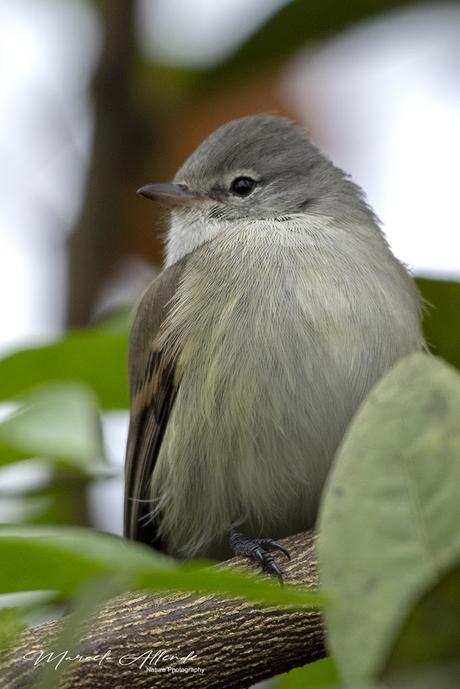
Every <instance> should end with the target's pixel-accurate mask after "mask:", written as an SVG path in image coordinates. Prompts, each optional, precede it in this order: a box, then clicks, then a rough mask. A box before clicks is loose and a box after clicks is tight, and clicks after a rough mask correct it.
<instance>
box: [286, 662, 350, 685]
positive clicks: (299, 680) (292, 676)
mask: <svg viewBox="0 0 460 689" xmlns="http://www.w3.org/2000/svg"><path fill="white" fill-rule="evenodd" d="M277 686H278V689H339V687H340V679H339V675H338V673H337V668H336V666H335V662H334V660H333V659H332V658H323V659H322V660H317V661H316V662H315V663H310V665H305V667H299V668H297V669H295V670H291V672H288V673H287V674H285V675H282V676H281V677H280V681H279V684H278V685H277Z"/></svg>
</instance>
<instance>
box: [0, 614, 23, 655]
mask: <svg viewBox="0 0 460 689" xmlns="http://www.w3.org/2000/svg"><path fill="white" fill-rule="evenodd" d="M25 626H26V625H25V622H24V617H23V613H22V610H19V609H17V608H0V652H2V653H4V652H5V651H6V650H8V649H9V648H11V647H12V646H13V644H14V643H15V641H16V639H17V638H18V636H19V635H20V633H21V632H22V631H23V630H24V629H25Z"/></svg>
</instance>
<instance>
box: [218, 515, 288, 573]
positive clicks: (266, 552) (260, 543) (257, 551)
mask: <svg viewBox="0 0 460 689" xmlns="http://www.w3.org/2000/svg"><path fill="white" fill-rule="evenodd" d="M229 542H230V548H231V549H232V551H233V553H234V554H235V555H242V556H243V557H250V558H252V559H253V560H256V561H257V562H260V563H261V565H262V569H263V570H264V571H265V572H268V573H269V574H272V575H273V576H275V577H278V580H279V582H280V583H281V584H282V583H283V573H282V571H281V569H280V568H279V567H278V565H277V564H276V562H275V560H274V558H273V555H271V554H270V551H271V550H279V551H280V552H282V553H283V554H284V555H285V556H286V557H287V558H288V560H290V559H291V556H290V555H289V552H288V551H287V550H286V548H283V546H282V545H280V544H279V543H277V542H276V541H274V540H273V539H271V538H251V537H250V536H245V534H243V533H240V532H239V531H235V529H231V530H230V538H229Z"/></svg>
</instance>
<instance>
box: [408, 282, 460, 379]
mask: <svg viewBox="0 0 460 689" xmlns="http://www.w3.org/2000/svg"><path fill="white" fill-rule="evenodd" d="M417 284H418V286H419V289H420V291H421V293H422V296H423V298H424V299H425V300H426V301H427V304H426V308H425V313H424V319H423V329H424V332H425V337H426V339H427V342H428V344H429V345H430V347H431V349H432V351H433V353H434V354H436V355H438V356H442V357H443V358H444V359H446V361H449V362H450V363H451V364H454V366H457V368H460V319H459V314H460V282H449V281H447V280H430V279H428V278H418V279H417Z"/></svg>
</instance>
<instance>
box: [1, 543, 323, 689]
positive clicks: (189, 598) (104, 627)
mask: <svg viewBox="0 0 460 689" xmlns="http://www.w3.org/2000/svg"><path fill="white" fill-rule="evenodd" d="M314 540H315V536H314V534H313V532H309V533H307V534H298V535H296V536H291V537H289V538H286V539H284V540H283V541H281V543H282V544H283V545H284V546H285V547H286V548H287V549H288V550H289V551H290V553H291V557H292V559H291V561H290V562H288V563H287V564H285V561H284V559H283V566H284V567H283V570H284V574H285V577H284V578H285V581H286V583H289V584H292V585H295V586H302V587H308V588H316V587H317V584H318V581H317V571H316V559H315V553H314V544H315V543H314ZM224 566H225V567H240V566H244V567H248V566H249V567H251V568H253V569H254V570H256V569H258V568H257V565H252V564H248V562H247V561H246V560H241V558H234V559H233V560H229V561H228V562H226V563H225V565H224ZM59 628H60V624H59V622H51V623H47V624H43V625H41V626H39V627H36V628H34V629H30V630H28V631H27V632H26V633H25V634H23V636H22V637H21V639H20V642H19V644H18V645H17V646H16V648H15V649H14V651H13V653H12V654H11V656H10V658H9V660H8V662H7V664H6V665H5V666H4V669H3V672H2V678H1V679H0V689H6V688H8V689H19V687H24V686H25V685H27V682H28V681H29V682H30V680H31V678H33V677H34V676H35V677H38V674H39V668H38V667H34V665H33V659H34V658H36V653H38V652H39V651H41V650H46V649H47V648H48V649H49V650H53V645H52V643H53V639H54V638H55V636H56V634H57V633H58V631H59ZM33 652H35V655H34V654H33ZM109 652H110V653H109ZM79 653H80V654H81V656H83V657H84V658H85V660H83V661H81V662H78V661H70V660H69V661H68V662H66V663H65V665H66V669H65V672H63V673H62V676H61V679H60V682H61V683H60V684H59V687H62V689H64V688H65V689H70V688H71V687H72V689H83V688H84V687H88V688H89V687H91V689H114V688H117V689H124V688H125V687H136V688H141V689H147V688H149V689H150V688H151V687H163V688H165V689H166V688H167V687H176V686H178V685H179V686H181V685H183V686H187V687H191V688H195V687H197V688H198V687H206V688H207V689H220V688H221V687H222V688H224V687H225V689H231V688H235V689H236V688H241V689H242V688H244V687H249V686H250V685H252V684H253V683H254V682H257V681H259V680H262V679H265V678H267V677H271V676H273V675H276V674H279V673H281V672H285V671H287V670H289V669H291V668H294V667H297V666H300V665H304V664H306V663H308V662H311V661H313V660H317V659H318V658H321V657H324V656H325V655H326V652H325V647H324V636H323V627H322V621H321V617H320V615H319V613H318V612H317V611H306V610H295V609H292V608H291V609H286V608H273V607H264V606H262V605H260V604H256V603H251V602H249V601H246V600H241V599H232V600H228V599H226V600H224V599H222V598H219V597H218V596H211V595H190V594H183V593H181V594H155V593H152V592H148V593H146V592H138V593H130V594H125V595H123V596H118V597H117V598H114V599H113V600H111V601H109V602H108V603H107V604H105V605H104V607H103V608H101V610H100V611H99V612H97V614H96V615H95V616H94V617H93V618H92V620H91V621H90V622H89V624H88V626H87V628H86V630H85V631H84V632H83V634H82V637H81V640H80V645H79ZM107 653H109V655H108V656H106V658H105V659H102V660H101V656H104V654H107ZM161 653H166V654H168V655H170V654H174V655H176V656H180V657H184V656H187V655H188V654H190V653H193V654H194V655H193V656H192V657H190V658H189V659H188V660H186V661H185V662H182V663H181V662H177V660H173V659H171V658H169V659H168V658H167V657H165V656H164V655H163V656H159V654H161ZM25 654H28V656H27V659H24V656H25ZM127 654H129V658H128V657H127ZM155 654H156V655H155ZM89 656H90V657H91V658H89ZM94 656H98V658H96V659H95V658H94ZM134 659H135V660H134ZM129 660H133V662H132V663H131V664H129V665H128V664H126V663H127V662H128V661H129ZM143 660H144V664H143V665H142V661H143ZM155 660H156V662H155ZM173 665H174V666H175V667H176V668H178V669H179V670H182V671H184V670H187V669H189V670H188V672H187V673H186V674H185V673H184V674H183V673H182V672H181V673H180V675H179V674H178V673H176V672H170V671H159V669H160V668H165V667H167V666H173ZM190 668H192V669H190ZM193 668H197V670H196V669H195V670H193ZM29 686H30V685H29Z"/></svg>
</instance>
